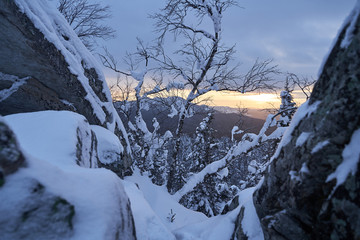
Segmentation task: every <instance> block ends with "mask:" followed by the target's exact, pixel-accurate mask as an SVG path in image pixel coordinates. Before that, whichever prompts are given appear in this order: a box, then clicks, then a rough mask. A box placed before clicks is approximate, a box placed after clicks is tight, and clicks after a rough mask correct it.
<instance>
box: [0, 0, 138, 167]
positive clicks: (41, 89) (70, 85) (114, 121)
mask: <svg viewBox="0 0 360 240" xmlns="http://www.w3.org/2000/svg"><path fill="white" fill-rule="evenodd" d="M35 12H36V11H35ZM59 29H60V30H59V32H62V31H63V30H64V29H67V28H66V27H59ZM0 32H1V34H0V53H1V58H0V115H8V114H14V113H23V112H34V111H43V110H69V111H74V112H77V113H79V114H81V115H83V116H85V118H86V119H87V120H88V121H89V123H90V124H95V125H100V126H103V127H106V128H109V129H110V130H111V131H114V132H115V134H116V135H117V136H118V137H119V138H120V141H121V143H122V145H123V146H124V149H125V151H124V152H123V153H122V156H121V159H122V162H121V163H118V165H119V166H121V167H122V168H125V169H128V168H129V167H130V165H131V164H132V162H131V157H130V155H131V153H130V150H129V149H130V148H129V147H128V140H127V134H126V132H125V130H124V128H123V126H122V122H121V120H120V118H119V116H118V115H117V113H116V111H115V109H114V108H113V106H112V102H111V101H112V100H111V98H110V97H109V96H107V95H106V94H105V92H107V91H108V89H105V88H107V86H106V84H104V81H105V80H104V79H103V78H102V77H100V76H99V74H98V72H97V70H96V69H95V68H93V67H91V64H88V63H87V60H86V59H85V60H84V59H83V60H81V64H80V63H79V64H80V65H79V66H80V68H82V70H83V75H84V76H85V78H86V82H87V81H88V83H86V84H88V87H87V88H91V89H92V90H91V91H93V93H94V94H93V93H91V92H89V89H87V88H85V87H84V83H82V82H81V81H80V76H77V75H76V74H74V73H73V72H74V71H71V70H70V66H69V59H66V57H65V55H64V54H63V53H62V52H61V51H60V50H58V48H57V47H56V46H55V45H54V44H53V43H52V42H51V41H49V40H48V39H47V36H44V34H43V33H42V32H41V31H40V30H39V29H38V28H37V27H36V26H35V25H34V23H33V22H32V20H30V18H29V17H28V16H27V15H26V14H25V13H22V12H21V11H20V9H19V7H18V6H17V4H16V3H15V1H5V0H1V1H0ZM55 34H59V33H58V32H56V33H55ZM66 34H68V33H66V32H65V33H64V34H63V35H62V36H57V37H60V38H64V39H65V40H66V39H68V36H66ZM75 37H76V36H75ZM64 39H62V40H63V41H65V40H64ZM70 40H74V39H70ZM68 41H69V40H66V41H65V42H68ZM79 41H80V40H79ZM71 47H74V46H71ZM71 47H70V48H69V51H70V52H71V51H74V50H73V49H72V48H71ZM79 51H80V52H85V51H86V50H84V49H81V50H79ZM88 54H89V55H90V53H88ZM77 61H79V62H80V60H79V59H77ZM89 66H90V67H89ZM71 67H72V68H76V66H75V67H74V66H71ZM89 96H91V99H92V100H91V99H90V100H89ZM95 108H96V109H95ZM100 115H101V116H105V118H104V119H101V117H100ZM115 115H116V116H115ZM109 126H113V127H109ZM125 169H122V170H118V171H119V172H124V171H125Z"/></svg>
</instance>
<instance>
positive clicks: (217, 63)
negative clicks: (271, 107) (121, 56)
mask: <svg viewBox="0 0 360 240" xmlns="http://www.w3.org/2000/svg"><path fill="white" fill-rule="evenodd" d="M236 5H237V2H236V1H235V0H167V1H166V5H165V7H164V8H163V9H162V10H161V11H160V13H158V14H155V15H153V16H151V17H152V18H153V19H154V20H155V22H156V24H155V27H156V31H157V32H158V34H159V37H158V39H157V43H156V45H155V46H154V47H150V48H147V47H144V45H143V44H140V48H138V49H137V56H140V57H142V59H143V61H145V62H146V64H145V65H148V62H149V61H151V62H152V65H153V66H155V67H153V68H152V69H147V71H148V73H149V72H150V70H151V71H153V72H154V73H155V74H160V73H162V74H164V75H165V76H167V77H168V78H169V79H171V81H170V83H169V84H168V85H167V87H165V89H168V88H169V86H172V87H173V88H185V89H186V90H187V91H186V93H187V95H186V96H185V100H184V101H183V106H182V107H181V108H180V109H179V111H178V115H179V120H178V124H177V128H176V132H175V136H174V138H175V147H174V150H173V153H172V163H171V164H172V165H171V167H170V173H169V180H168V182H167V188H168V190H169V192H171V193H174V192H176V191H177V190H178V189H179V188H180V187H181V185H182V184H183V183H184V179H183V177H182V175H183V173H182V170H181V166H180V162H179V160H178V159H177V158H178V157H177V156H178V152H179V148H180V136H181V134H182V132H183V126H184V120H185V118H186V117H187V116H189V112H190V110H191V107H192V105H193V104H194V103H196V101H197V99H199V97H200V96H203V95H204V94H206V93H208V92H211V91H236V92H241V93H245V92H251V91H257V90H259V91H260V90H264V89H266V90H269V89H274V88H275V85H274V79H273V77H274V76H275V75H276V74H278V73H279V70H278V69H277V66H274V65H273V64H272V61H271V60H266V61H260V60H258V59H256V60H255V62H254V64H253V66H252V67H251V68H250V70H249V71H248V72H247V73H245V74H243V75H241V74H239V73H238V66H239V65H238V64H233V58H234V54H235V50H234V46H233V47H225V46H224V45H223V44H222V37H221V27H222V17H223V13H224V12H225V11H226V9H228V8H229V7H231V6H236ZM206 22H210V23H211V24H210V25H207V24H205V23H206ZM169 35H170V36H173V37H174V39H175V40H179V42H182V43H183V44H182V45H181V46H179V49H178V50H177V51H175V52H174V53H171V54H170V55H169V53H167V52H166V50H165V48H164V47H163V46H164V44H166V43H167V41H169V40H168V36H169ZM172 44H173V43H172ZM101 57H102V60H103V63H104V65H105V66H106V67H109V68H111V69H113V70H114V71H116V72H119V73H122V74H124V75H126V76H130V75H131V73H128V72H124V71H121V70H118V69H117V67H116V61H115V59H114V58H112V57H109V56H107V54H105V55H102V56H101ZM138 86H139V85H138ZM140 87H141V86H140ZM155 89H156V91H154V90H155ZM163 89H164V88H163V87H161V86H160V85H157V87H156V88H154V90H152V91H150V92H149V93H147V94H145V95H149V94H153V93H154V92H160V91H162V90H163Z"/></svg>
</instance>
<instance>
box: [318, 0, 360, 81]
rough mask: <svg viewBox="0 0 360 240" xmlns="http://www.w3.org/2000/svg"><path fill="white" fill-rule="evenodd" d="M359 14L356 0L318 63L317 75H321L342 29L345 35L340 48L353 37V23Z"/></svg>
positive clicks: (359, 3) (359, 5)
mask: <svg viewBox="0 0 360 240" xmlns="http://www.w3.org/2000/svg"><path fill="white" fill-rule="evenodd" d="M359 14H360V1H359V0H358V1H357V2H356V3H355V7H354V8H353V10H352V11H351V13H350V14H349V16H348V17H347V18H346V19H345V21H344V23H343V25H342V27H341V28H340V29H339V31H338V34H337V36H336V37H335V38H334V40H333V42H332V44H331V46H330V48H329V51H328V53H327V54H326V55H325V57H324V58H323V61H322V63H321V65H320V68H319V71H318V77H319V76H320V75H321V73H322V72H323V70H324V66H325V64H326V62H327V60H328V58H329V56H330V53H331V51H332V50H333V49H334V47H335V44H336V43H337V41H338V40H339V37H340V35H341V33H342V32H343V31H344V29H345V28H346V32H345V37H344V38H343V40H342V41H341V43H340V47H341V48H347V47H348V46H349V45H350V43H351V42H352V40H353V37H354V30H355V24H356V20H357V18H358V17H359Z"/></svg>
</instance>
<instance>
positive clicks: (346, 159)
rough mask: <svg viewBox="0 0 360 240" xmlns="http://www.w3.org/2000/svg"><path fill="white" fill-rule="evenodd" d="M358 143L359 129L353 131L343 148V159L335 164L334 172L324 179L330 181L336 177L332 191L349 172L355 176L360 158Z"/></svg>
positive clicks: (359, 141)
mask: <svg viewBox="0 0 360 240" xmlns="http://www.w3.org/2000/svg"><path fill="white" fill-rule="evenodd" d="M359 143H360V129H358V130H356V131H355V132H354V133H353V135H352V137H351V140H350V143H349V144H348V145H346V147H345V148H344V150H343V152H342V157H343V161H342V162H341V163H340V165H339V166H337V168H336V170H335V172H333V173H331V174H330V175H329V176H328V177H327V179H326V182H330V181H331V180H333V179H336V186H335V187H334V189H333V192H334V191H335V190H336V188H337V187H338V186H340V185H341V184H343V183H344V182H345V181H346V178H347V177H348V176H349V174H350V173H351V174H352V175H353V176H355V174H356V172H357V166H358V163H359V160H360V148H359Z"/></svg>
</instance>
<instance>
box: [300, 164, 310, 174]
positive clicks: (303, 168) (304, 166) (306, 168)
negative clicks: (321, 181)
mask: <svg viewBox="0 0 360 240" xmlns="http://www.w3.org/2000/svg"><path fill="white" fill-rule="evenodd" d="M300 173H303V174H304V173H306V174H309V173H310V170H309V168H308V167H307V165H306V163H303V164H302V165H301V169H300Z"/></svg>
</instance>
